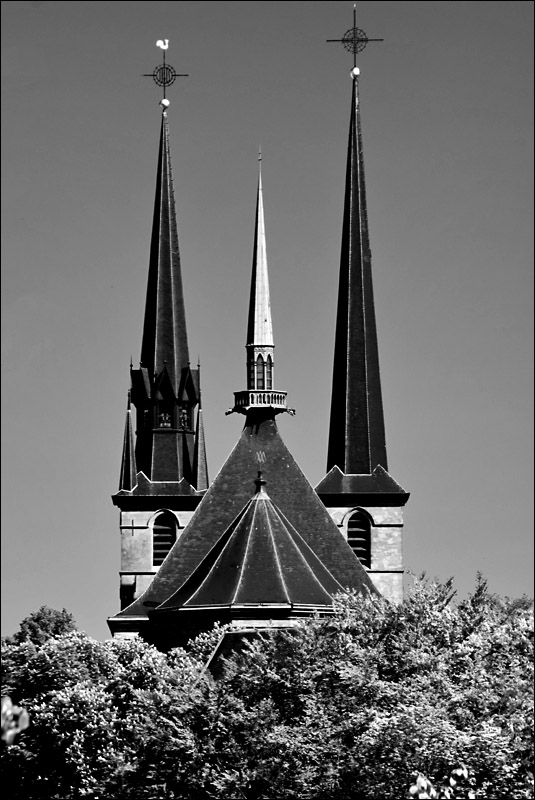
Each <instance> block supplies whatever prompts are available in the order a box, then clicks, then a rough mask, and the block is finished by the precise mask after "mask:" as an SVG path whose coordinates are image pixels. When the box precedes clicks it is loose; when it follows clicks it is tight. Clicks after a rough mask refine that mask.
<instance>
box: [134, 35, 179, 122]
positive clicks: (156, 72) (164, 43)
mask: <svg viewBox="0 0 535 800" xmlns="http://www.w3.org/2000/svg"><path fill="white" fill-rule="evenodd" d="M156 47H159V48H160V49H161V50H162V59H163V60H162V63H161V64H159V65H158V66H157V67H154V69H153V70H152V72H148V73H147V72H146V73H145V74H144V75H143V77H144V78H152V79H153V81H154V83H155V84H156V86H161V87H162V89H163V97H162V99H161V100H160V105H161V106H162V108H163V112H164V114H165V111H166V109H167V108H168V107H169V105H170V101H169V100H168V99H167V91H166V90H167V87H168V86H171V85H172V84H173V83H174V82H175V81H176V79H177V78H188V77H189V75H188V73H187V72H176V71H175V69H174V67H172V66H171V65H170V64H166V63H165V51H166V50H167V48H168V47H169V39H158V41H157V42H156Z"/></svg>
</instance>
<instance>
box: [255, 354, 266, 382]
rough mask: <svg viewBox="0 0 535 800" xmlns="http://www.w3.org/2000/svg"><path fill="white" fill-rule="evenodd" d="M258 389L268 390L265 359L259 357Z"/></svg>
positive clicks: (257, 360) (257, 364)
mask: <svg viewBox="0 0 535 800" xmlns="http://www.w3.org/2000/svg"><path fill="white" fill-rule="evenodd" d="M256 388H257V389H265V388H266V387H265V383H264V359H263V358H262V356H258V358H257V359H256Z"/></svg>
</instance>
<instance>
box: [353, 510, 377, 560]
mask: <svg viewBox="0 0 535 800" xmlns="http://www.w3.org/2000/svg"><path fill="white" fill-rule="evenodd" d="M347 543H348V545H349V546H350V547H351V549H352V550H353V552H354V553H355V555H356V556H357V558H358V560H359V561H360V563H361V564H362V565H363V566H364V567H368V569H369V568H370V567H371V556H372V554H371V523H370V518H369V517H368V515H367V514H365V513H364V512H363V511H355V513H354V514H352V515H351V516H350V518H349V520H348V523H347Z"/></svg>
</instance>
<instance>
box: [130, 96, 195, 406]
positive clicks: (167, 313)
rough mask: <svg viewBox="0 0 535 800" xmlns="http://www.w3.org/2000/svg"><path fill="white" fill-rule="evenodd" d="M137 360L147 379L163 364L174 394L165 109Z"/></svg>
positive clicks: (174, 264) (180, 321) (179, 294)
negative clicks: (141, 337) (141, 331)
mask: <svg viewBox="0 0 535 800" xmlns="http://www.w3.org/2000/svg"><path fill="white" fill-rule="evenodd" d="M141 362H142V363H143V365H144V366H145V367H146V368H147V369H148V373H149V378H150V380H151V381H152V380H153V378H154V375H155V374H158V373H159V372H160V371H161V370H162V369H163V366H164V362H167V368H168V371H169V375H170V378H171V382H172V384H173V387H174V391H175V394H177V393H178V386H179V382H180V375H181V371H182V369H183V368H184V367H185V366H187V364H188V362H189V355H188V338H187V330H186V315H185V308H184V294H183V289H182V274H181V264H180V250H179V242H178V228H177V222H176V208H175V196H174V188H173V176H172V168H171V150H170V144H169V123H168V117H167V113H166V111H165V109H164V111H163V113H162V124H161V131H160V145H159V153H158V170H157V178H156V192H155V200H154V216H153V224H152V238H151V247H150V259H149V277H148V282H147V296H146V302H145V319H144V326H143V339H142V346H141Z"/></svg>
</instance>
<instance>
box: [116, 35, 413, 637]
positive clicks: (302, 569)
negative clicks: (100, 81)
mask: <svg viewBox="0 0 535 800" xmlns="http://www.w3.org/2000/svg"><path fill="white" fill-rule="evenodd" d="M351 30H352V32H353V36H356V35H358V34H356V33H355V32H356V31H358V32H359V34H362V31H360V29H357V28H356V26H354V28H353V29H351ZM164 65H165V59H164ZM358 76H359V71H358V69H356V68H354V69H353V71H352V73H351V79H352V95H351V116H350V128H349V142H348V151H347V172H346V186H345V202H344V216H343V223H342V245H341V258H340V273H339V296H338V309H337V322H336V337H335V343H334V351H335V355H334V369H333V383H332V401H331V419H330V429H329V446H328V455H327V473H326V475H325V477H324V478H323V479H322V480H321V481H320V483H319V484H318V486H317V487H316V488H315V489H314V488H313V487H312V486H311V485H310V483H309V482H308V480H307V478H306V477H305V475H304V474H303V472H302V471H301V469H300V468H299V466H298V465H297V463H296V462H295V460H294V458H293V457H292V455H291V453H290V452H289V451H288V449H287V447H286V445H285V444H284V442H283V440H282V438H281V436H280V433H279V431H278V428H277V423H276V417H277V416H278V415H279V414H282V413H293V410H292V409H288V407H287V397H286V392H285V391H282V390H279V389H278V388H277V387H276V382H275V369H274V367H275V357H274V337H273V329H272V320H271V308H270V294H269V278H268V262H267V251H266V233H265V226H264V206H263V191H262V175H261V160H260V169H259V175H258V189H257V196H256V215H255V229H254V236H253V263H252V277H251V292H250V301H249V310H248V316H247V326H246V330H247V333H246V343H245V344H246V353H247V372H246V376H245V386H246V388H245V389H242V390H239V391H237V392H235V394H234V403H233V405H232V407H231V408H230V409H229V411H228V412H227V414H233V413H237V414H240V415H242V416H243V417H244V426H243V430H242V432H241V434H240V436H239V438H238V441H237V444H236V446H235V447H234V449H233V450H232V452H231V453H230V455H229V456H228V458H227V460H226V462H225V463H224V465H223V467H222V468H221V470H220V472H219V473H218V475H217V476H216V478H215V479H214V480H213V482H212V483H210V482H209V480H208V470H207V460H206V451H205V438H204V430H203V422H202V410H201V402H200V400H201V389H200V369H199V367H198V366H197V368H196V369H192V368H191V364H190V361H189V354H188V339H187V330H186V316H185V309H184V300H183V292H182V277H181V267H180V254H179V243H178V234H177V224H176V215H175V203H174V193H173V179H172V174H171V159H170V144H169V123H168V105H169V103H168V101H167V100H165V83H164V101H163V102H162V105H163V113H162V124H161V134H160V147H159V157H158V171H157V180H156V198H155V206H154V218H153V226H152V239H151V248H150V259H149V275H148V285H147V299H146V306H145V319H144V327H143V340H142V348H141V361H140V364H139V368H137V369H134V368H133V366H132V365H131V390H130V392H129V395H128V406H127V412H126V424H125V433H124V445H123V456H122V465H121V473H120V483H119V491H118V492H117V493H116V494H115V495H114V496H113V502H114V504H115V505H117V506H118V508H119V510H120V530H121V572H120V598H121V610H120V611H119V612H118V613H117V614H115V615H114V616H112V617H110V618H109V619H108V624H109V627H110V630H111V632H112V634H113V636H119V637H131V636H137V635H140V636H142V637H143V638H144V639H145V640H147V641H149V642H152V643H153V644H155V645H156V646H157V647H159V648H160V649H168V648H169V647H173V646H177V645H184V644H186V643H187V641H188V640H189V639H190V638H192V637H193V636H194V635H195V634H197V633H198V632H200V631H202V630H207V629H209V628H211V627H212V625H213V624H214V622H221V623H229V624H230V625H231V628H232V629H234V630H237V631H245V630H247V631H251V630H261V629H266V628H273V627H288V626H291V625H294V624H295V622H296V620H298V619H300V618H303V617H306V616H313V615H318V614H319V615H326V614H330V613H332V610H333V607H332V598H333V595H334V594H336V593H338V592H343V591H345V590H351V591H355V592H357V593H361V594H362V595H363V596H368V595H369V594H370V593H371V594H382V595H384V596H385V597H386V598H388V599H390V600H392V601H399V600H401V598H402V591H403V589H402V576H403V564H402V530H403V506H404V505H405V503H406V502H407V499H408V496H409V495H408V494H407V493H406V492H405V491H404V490H403V489H402V488H401V486H399V484H398V483H397V482H396V481H395V480H394V479H393V478H392V477H391V476H390V475H389V473H388V471H387V459H386V444H385V430H384V418H383V405H382V395H381V384H380V374H379V360H378V346H377V334H376V325H375V312H374V303H373V287H372V275H371V256H370V243H369V236H368V223H367V215H366V193H365V183H364V161H363V151H362V134H361V119H360V107H359V90H358V89H359V87H358ZM160 85H161V84H160ZM333 280H334V274H333ZM244 323H245V315H244ZM236 357H239V356H238V354H236ZM132 405H133V406H134V407H135V410H136V422H135V432H134V422H133V419H132V413H133V412H132ZM208 444H209V443H208Z"/></svg>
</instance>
